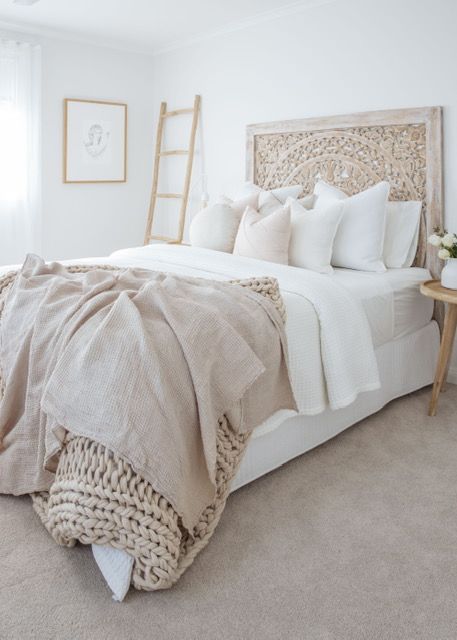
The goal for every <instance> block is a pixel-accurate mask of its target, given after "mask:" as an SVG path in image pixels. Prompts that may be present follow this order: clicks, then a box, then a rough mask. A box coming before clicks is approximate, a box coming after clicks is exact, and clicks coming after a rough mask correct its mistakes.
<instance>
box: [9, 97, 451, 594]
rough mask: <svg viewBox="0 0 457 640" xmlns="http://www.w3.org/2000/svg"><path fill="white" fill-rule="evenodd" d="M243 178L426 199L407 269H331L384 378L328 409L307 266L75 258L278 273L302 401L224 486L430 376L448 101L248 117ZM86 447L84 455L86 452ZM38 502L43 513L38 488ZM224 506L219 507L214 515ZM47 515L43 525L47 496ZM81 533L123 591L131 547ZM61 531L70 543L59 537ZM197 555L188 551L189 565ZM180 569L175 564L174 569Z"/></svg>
mask: <svg viewBox="0 0 457 640" xmlns="http://www.w3.org/2000/svg"><path fill="white" fill-rule="evenodd" d="M247 177H248V179H250V180H252V181H253V182H254V183H256V184H257V185H259V186H260V187H262V188H265V189H269V188H276V187H280V186H284V185H287V184H292V183H294V184H296V183H297V182H299V183H300V184H302V185H303V188H304V192H305V193H308V192H311V191H312V187H313V185H314V183H315V182H316V180H317V179H319V178H324V179H325V180H326V181H328V182H330V183H331V184H334V185H336V186H338V187H341V188H342V189H344V190H345V191H346V192H347V193H348V194H349V195H350V194H352V193H356V192H358V191H360V190H362V189H364V188H366V187H368V186H370V185H373V184H375V183H377V182H379V181H380V180H387V181H388V182H389V183H390V185H391V199H394V200H395V199H397V200H421V201H422V203H423V208H422V218H421V230H420V236H419V243H418V250H417V255H416V259H415V262H414V266H413V267H412V268H408V269H389V270H387V272H385V273H381V274H379V273H367V272H357V271H351V270H348V269H336V270H335V273H334V276H333V282H334V285H336V286H337V288H338V290H339V291H340V292H341V295H347V296H348V299H349V298H350V299H351V300H352V301H353V302H354V305H358V306H359V307H360V308H361V309H362V310H363V314H364V317H365V318H366V319H367V320H368V326H369V331H370V336H371V340H372V345H373V347H374V356H375V359H376V364H377V369H378V372H379V379H380V385H372V388H370V386H369V385H367V387H366V388H363V387H360V388H359V389H358V390H357V392H356V393H355V395H354V397H353V398H351V399H350V401H348V402H342V403H341V406H340V408H336V407H337V405H336V404H334V406H333V408H330V407H329V406H328V404H329V399H328V397H326V393H328V392H329V389H327V390H326V388H325V384H322V378H323V377H325V376H324V373H322V374H316V369H317V367H320V366H321V364H320V363H321V359H322V354H321V349H322V344H320V343H319V330H320V329H319V322H318V320H317V317H316V312H315V309H314V308H313V305H312V304H311V303H310V302H309V299H310V298H309V296H310V294H309V293H306V292H305V294H304V295H303V296H302V297H304V298H307V296H308V300H307V303H306V304H303V301H301V302H300V304H301V308H300V309H299V307H298V300H299V298H300V295H301V294H300V291H301V290H300V287H301V286H302V283H301V278H302V274H301V273H300V272H301V271H303V270H301V269H296V268H294V267H288V266H284V265H276V264H272V263H266V262H262V261H256V260H252V259H249V258H238V257H235V256H228V255H227V254H220V253H219V252H214V251H209V250H204V249H195V248H192V247H186V246H171V245H150V246H146V247H141V248H132V249H125V250H122V251H118V252H115V253H114V254H112V255H111V256H109V257H104V258H98V257H97V258H90V259H85V260H79V261H77V262H78V264H79V265H82V267H81V268H84V265H91V266H97V265H102V264H109V265H112V266H113V267H118V268H123V267H140V268H146V269H152V270H160V271H165V272H171V273H174V274H178V275H185V276H196V277H201V278H210V279H213V280H228V279H242V278H254V279H255V278H258V279H261V278H262V277H271V278H274V279H275V280H276V281H277V282H278V284H279V288H280V291H281V294H282V296H283V299H284V304H285V307H286V311H287V314H288V321H287V325H286V332H287V335H288V340H289V346H290V353H289V358H290V363H289V364H290V372H291V379H292V383H293V388H294V392H295V394H296V396H297V397H298V398H299V400H298V401H297V403H298V405H299V410H300V411H299V415H296V414H295V413H294V412H291V411H283V412H278V413H277V414H275V416H273V417H272V418H271V419H269V420H266V421H265V422H264V423H263V424H261V425H260V426H258V427H257V428H256V429H255V430H254V432H253V435H252V437H251V438H250V439H249V441H248V442H247V446H246V447H245V450H244V455H243V456H241V455H240V459H241V465H240V466H239V468H237V465H235V466H234V467H233V469H231V471H233V474H235V475H234V479H233V480H232V479H231V477H229V478H228V480H227V493H228V491H229V490H231V491H234V490H236V489H238V488H239V487H241V486H243V485H245V484H247V483H249V482H252V481H253V480H255V479H256V478H258V477H260V476H262V475H263V474H265V473H268V472H270V471H272V470H273V469H275V468H277V467H279V466H280V465H282V464H284V463H286V462H287V461H288V460H290V459H292V458H294V457H296V456H299V455H301V454H303V453H305V452H306V451H309V450H310V449H312V448H313V447H315V446H318V445H319V444H321V443H323V442H325V441H326V440H328V439H330V438H332V437H334V436H336V435H337V434H338V433H340V432H341V431H343V430H344V429H346V428H348V427H349V426H351V425H353V424H355V423H356V422H358V421H359V420H361V419H363V418H364V417H366V416H368V415H370V414H372V413H374V412H376V411H378V410H379V409H381V408H382V407H383V406H384V405H385V404H386V403H388V402H390V401H391V400H393V399H394V398H396V397H399V396H402V395H404V394H407V393H410V392H412V391H414V390H417V389H419V388H421V387H423V386H425V385H428V384H430V383H431V382H432V381H433V376H434V363H435V362H436V357H437V354H438V348H439V335H440V323H441V317H442V314H441V310H440V309H439V308H436V307H435V308H434V306H433V302H432V301H430V300H429V299H426V298H423V297H422V296H421V295H420V292H419V284H420V282H422V281H424V280H427V279H429V278H430V277H431V276H436V275H437V272H438V264H437V260H436V257H435V256H434V254H433V253H431V252H430V251H428V250H427V244H426V238H427V235H428V234H429V233H430V232H431V230H432V229H433V228H434V227H435V226H439V225H440V224H441V222H442V206H441V189H442V184H441V110H440V108H437V107H434V108H427V109H412V110H411V109H408V110H400V111H388V112H376V113H370V114H357V115H352V116H345V117H337V118H325V119H319V120H316V119H313V120H300V121H288V122H281V123H268V124H262V125H253V126H250V127H248V131H247ZM72 262H75V261H72ZM3 271H5V270H3ZM320 277H322V276H320ZM317 282H318V281H317V280H316V283H317ZM334 285H332V286H334ZM314 286H317V285H316V284H314ZM343 292H345V293H344V294H343ZM311 297H312V296H311ZM354 308H355V307H354ZM346 321H347V320H346ZM356 322H357V318H356V317H355V316H354V323H356ZM304 326H306V327H307V329H308V332H309V334H310V335H311V334H312V331H314V332H315V335H316V336H317V337H314V338H313V339H312V340H311V339H308V341H304V340H302V339H301V338H300V336H301V335H302V334H303V328H304ZM321 330H322V327H321ZM354 339H355V338H354ZM291 345H292V346H291ZM351 346H352V348H353V345H351ZM327 373H328V372H327ZM313 385H315V388H314V387H313ZM327 386H328V385H327ZM84 453H85V455H87V451H85V452H84ZM304 463H305V461H304ZM235 472H236V473H235ZM43 500H44V501H46V499H45V498H44V499H43ZM35 504H36V508H37V510H38V511H39V512H40V504H41V503H40V497H37V498H36V500H35ZM42 506H43V505H42ZM222 508H223V504H222ZM221 512H222V509H221V510H220V513H221ZM220 513H219V512H217V513H216V516H215V517H214V526H215V524H217V520H218V518H219V517H220ZM40 515H41V517H42V519H43V522H44V523H45V524H47V522H46V518H47V513H46V506H43V508H42V510H41V513H40ZM211 518H213V516H211ZM211 521H212V520H211ZM214 526H213V525H211V526H209V527H208V530H209V532H208V535H206V534H205V535H206V538H205V539H204V543H203V544H202V545H200V547H199V548H202V547H203V546H204V544H206V542H207V541H208V539H209V537H210V535H211V533H212V531H213V530H214ZM54 537H56V536H54ZM57 538H58V537H57ZM57 538H56V539H57ZM78 539H79V541H81V542H84V543H86V544H88V543H91V542H95V543H96V544H94V545H93V549H94V556H95V559H96V561H97V563H98V565H99V567H100V569H101V570H102V572H103V574H104V576H105V578H106V580H107V582H108V584H109V585H110V587H111V588H112V590H113V592H114V593H115V595H116V597H117V598H119V599H122V597H123V596H124V595H125V593H126V589H127V588H128V585H129V584H130V579H131V574H132V571H133V570H134V569H133V564H134V554H132V553H129V552H128V551H129V550H128V549H127V551H126V550H125V548H123V545H122V544H119V543H118V542H119V541H118V540H117V541H116V540H110V538H109V536H106V537H105V538H103V537H99V538H98V539H92V538H90V536H86V537H85V536H84V535H82V536H80V537H79V538H78ZM57 541H58V542H61V543H63V544H65V543H67V544H68V541H66V540H63V539H61V540H59V539H57ZM73 544H74V541H73ZM198 550H199V549H198ZM195 555H196V553H195V554H192V553H191V554H190V559H189V561H188V562H186V563H185V564H184V565H183V567H182V570H184V569H185V568H187V566H189V564H190V563H191V562H192V560H193V557H195ZM160 571H161V567H159V568H158V572H156V575H155V578H154V579H155V581H156V582H155V583H154V584H151V583H146V582H144V581H143V582H141V581H137V583H136V584H135V586H136V587H137V588H149V589H154V588H163V587H167V586H170V585H171V583H172V582H173V581H174V579H173V581H170V580H168V581H167V580H162V582H161V581H160V575H161V573H160ZM181 572H182V571H181ZM179 575H180V573H179V572H178V573H177V574H176V576H175V577H176V579H177V577H179ZM157 576H159V579H158V578H157Z"/></svg>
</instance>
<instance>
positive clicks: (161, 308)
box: [0, 256, 295, 531]
mask: <svg viewBox="0 0 457 640" xmlns="http://www.w3.org/2000/svg"><path fill="white" fill-rule="evenodd" d="M285 353H286V349H285V337H284V332H283V327H282V322H281V318H280V315H279V314H278V312H277V310H276V309H275V308H274V306H273V305H272V304H271V303H270V302H268V301H267V300H266V299H265V298H263V297H262V296H260V295H258V294H256V293H254V292H252V291H249V290H247V289H245V288H244V289H243V288H242V287H234V286H233V285H230V284H228V283H220V282H218V283H216V282H209V281H207V280H195V279H190V278H177V277H175V276H172V275H167V274H163V273H152V272H150V271H147V270H134V269H124V270H120V271H116V272H114V271H108V270H102V269H96V270H94V271H90V272H88V273H77V274H74V273H69V271H68V270H67V269H66V268H65V267H63V266H62V265H59V264H57V263H53V264H51V265H45V263H44V262H43V261H42V260H41V259H40V258H38V257H36V256H29V257H28V258H27V260H26V262H25V264H24V266H23V268H22V270H21V272H20V273H19V274H18V276H17V277H16V279H15V282H14V284H13V286H12V288H11V290H10V292H9V294H8V297H7V299H6V302H5V306H4V309H3V314H2V318H1V324H0V366H1V372H2V377H3V379H4V385H5V389H4V398H3V402H2V404H1V406H0V437H1V438H2V441H3V448H4V450H3V451H2V453H1V455H0V492H2V493H14V494H21V493H30V492H34V491H43V490H47V489H49V488H50V486H51V484H52V482H53V477H54V476H53V474H52V473H50V471H49V469H50V470H51V471H53V470H55V468H56V464H57V461H58V457H59V452H60V449H61V446H62V443H63V442H64V439H65V436H66V433H67V432H70V433H71V434H73V435H77V436H84V437H86V438H90V439H91V440H93V441H95V442H99V443H101V444H102V445H104V446H105V447H107V449H109V450H110V451H112V452H114V453H115V454H117V455H118V456H120V457H121V458H122V459H124V460H126V461H127V462H128V463H129V464H131V466H132V467H133V469H134V470H135V471H136V472H137V473H139V474H141V476H142V477H144V478H145V479H146V480H147V481H148V482H150V483H151V485H152V486H153V487H154V489H155V490H156V491H157V492H158V493H160V494H161V495H162V496H164V497H165V498H166V499H167V500H168V501H169V503H170V504H171V505H172V507H173V508H174V510H175V511H176V512H177V514H178V515H179V516H180V518H181V519H182V522H183V524H184V526H185V528H187V529H188V530H189V531H191V530H192V529H193V528H194V527H195V525H196V524H197V522H198V519H199V516H200V515H201V513H202V512H203V510H204V509H205V508H206V507H207V506H208V505H209V504H210V503H211V502H212V501H213V500H214V498H215V493H216V482H215V474H216V453H217V428H218V420H219V418H220V417H221V416H222V415H224V414H225V415H227V417H228V418H229V420H230V424H231V427H232V429H234V430H235V432H239V433H248V432H250V431H251V430H252V429H253V428H254V427H255V426H257V425H258V424H259V423H261V422H262V421H263V420H265V419H266V418H267V417H268V416H269V415H270V414H271V413H273V412H274V411H276V410H278V409H281V408H295V402H294V399H293V395H292V391H291V388H290V383H289V379H288V375H287V365H286V361H285Z"/></svg>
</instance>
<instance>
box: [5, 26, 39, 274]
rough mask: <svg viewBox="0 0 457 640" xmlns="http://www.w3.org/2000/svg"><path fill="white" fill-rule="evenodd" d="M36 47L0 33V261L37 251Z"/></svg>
mask: <svg viewBox="0 0 457 640" xmlns="http://www.w3.org/2000/svg"><path fill="white" fill-rule="evenodd" d="M40 85H41V52H40V47H39V46H37V45H33V44H28V43H20V42H15V41H14V42H13V41H10V40H2V39H0V264H3V265H5V264H14V263H19V262H22V261H23V259H24V257H25V254H26V253H28V252H36V253H40V251H41V192H40V184H41V177H40V164H41V159H40V127H41V121H40V103H41V96H40Z"/></svg>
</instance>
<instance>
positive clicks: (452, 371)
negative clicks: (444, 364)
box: [447, 365, 457, 384]
mask: <svg viewBox="0 0 457 640" xmlns="http://www.w3.org/2000/svg"><path fill="white" fill-rule="evenodd" d="M447 381H448V382H450V383H451V384H457V365H455V366H453V367H450V368H449V373H448V374H447Z"/></svg>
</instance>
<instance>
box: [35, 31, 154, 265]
mask: <svg viewBox="0 0 457 640" xmlns="http://www.w3.org/2000/svg"><path fill="white" fill-rule="evenodd" d="M41 44H42V77H43V94H42V95H43V99H42V100H43V131H42V135H43V138H42V146H43V163H42V173H43V185H42V186H43V189H42V192H43V255H44V257H45V258H47V259H60V258H76V257H83V256H97V255H98V256H100V255H107V254H109V253H110V252H111V251H114V250H115V249H118V248H121V247H126V246H133V245H139V244H142V240H143V233H144V226H145V221H146V212H147V207H148V199H149V190H150V184H151V167H152V158H153V147H152V144H153V136H154V124H155V123H154V120H153V102H154V100H155V101H157V93H155V92H153V83H152V71H151V67H152V61H151V58H150V57H148V56H142V55H136V54H130V53H126V52H122V51H114V50H111V49H107V48H103V47H96V46H90V45H86V44H76V43H66V42H63V41H60V40H50V39H43V40H41ZM66 97H72V98H92V99H101V100H113V101H120V102H126V103H127V104H128V176H127V177H128V180H127V182H126V183H125V184H121V183H119V184H63V182H62V120H63V107H62V101H63V98H66Z"/></svg>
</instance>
